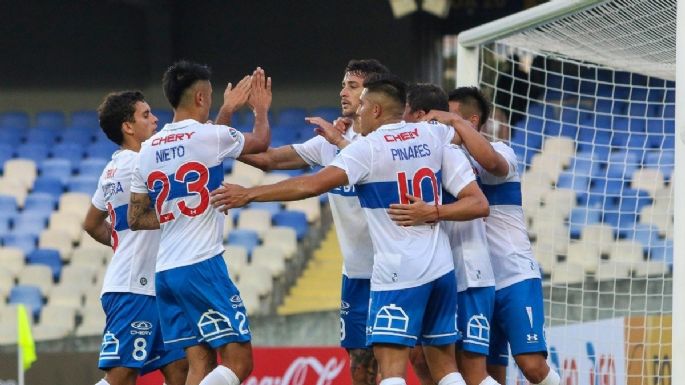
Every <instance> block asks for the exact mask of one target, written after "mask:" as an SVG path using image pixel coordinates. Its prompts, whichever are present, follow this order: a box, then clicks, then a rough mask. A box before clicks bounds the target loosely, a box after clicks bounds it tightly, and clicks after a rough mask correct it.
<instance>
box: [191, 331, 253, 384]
mask: <svg viewBox="0 0 685 385" xmlns="http://www.w3.org/2000/svg"><path fill="white" fill-rule="evenodd" d="M217 351H218V352H219V356H221V364H219V365H218V366H217V367H216V368H214V370H212V372H211V373H209V374H207V376H205V378H204V379H203V380H202V382H200V385H239V384H240V383H241V382H243V381H244V380H245V379H246V378H247V377H248V376H249V375H250V373H251V372H252V366H253V364H252V344H251V343H250V342H249V341H248V342H231V343H228V344H225V345H223V346H220V347H218V348H217Z"/></svg>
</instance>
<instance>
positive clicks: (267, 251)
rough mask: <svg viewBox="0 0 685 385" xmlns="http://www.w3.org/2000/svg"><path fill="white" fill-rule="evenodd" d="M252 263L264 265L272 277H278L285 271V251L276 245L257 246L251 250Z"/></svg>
mask: <svg viewBox="0 0 685 385" xmlns="http://www.w3.org/2000/svg"><path fill="white" fill-rule="evenodd" d="M251 264H252V265H257V266H263V267H266V268H267V269H268V270H269V272H270V273H271V276H272V277H276V278H278V277H280V276H281V275H283V273H284V272H285V253H284V252H283V250H281V249H280V248H278V247H276V246H267V245H262V246H257V247H255V248H254V250H253V251H252V262H251Z"/></svg>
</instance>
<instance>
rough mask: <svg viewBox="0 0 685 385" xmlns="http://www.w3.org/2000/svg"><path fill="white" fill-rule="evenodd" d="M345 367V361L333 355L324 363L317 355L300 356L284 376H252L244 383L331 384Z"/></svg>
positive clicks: (260, 384) (252, 384)
mask: <svg viewBox="0 0 685 385" xmlns="http://www.w3.org/2000/svg"><path fill="white" fill-rule="evenodd" d="M344 367H345V361H344V360H341V359H338V358H337V357H331V358H329V359H328V362H326V364H323V363H322V362H321V361H319V359H318V358H316V357H311V356H308V357H298V358H296V359H295V360H294V361H292V362H291V363H290V366H289V367H288V368H287V369H286V370H285V372H284V373H283V376H281V377H278V376H262V377H259V378H258V377H256V376H250V377H248V378H247V380H245V382H244V385H331V384H332V383H333V381H334V380H335V379H336V378H338V376H339V375H340V372H342V370H343V368H344Z"/></svg>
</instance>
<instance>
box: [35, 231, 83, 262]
mask: <svg viewBox="0 0 685 385" xmlns="http://www.w3.org/2000/svg"><path fill="white" fill-rule="evenodd" d="M38 247H40V248H46V249H55V250H57V251H59V254H60V258H61V259H62V261H68V260H70V259H71V255H72V253H73V250H74V246H73V244H72V242H71V238H70V237H69V234H68V233H66V232H64V231H62V230H45V231H43V232H42V233H41V234H40V238H39V240H38Z"/></svg>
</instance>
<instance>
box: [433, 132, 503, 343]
mask: <svg viewBox="0 0 685 385" xmlns="http://www.w3.org/2000/svg"><path fill="white" fill-rule="evenodd" d="M467 170H468V171H471V170H472V165H471V161H470V159H469V158H468V157H467V155H466V153H465V152H464V150H463V149H462V148H461V147H458V146H455V145H448V146H447V147H446V149H445V154H444V155H443V161H442V172H443V174H442V180H443V197H442V203H443V204H449V203H453V202H456V200H457V198H456V196H457V194H458V191H459V190H461V188H459V189H457V190H454V186H453V184H454V183H453V181H454V180H455V179H457V180H458V176H459V175H463V174H464V173H466V172H467ZM471 172H472V171H471ZM462 187H463V186H462ZM443 229H444V230H445V232H446V233H447V237H448V238H449V241H450V247H451V248H452V257H453V258H454V270H455V273H456V276H457V291H458V292H459V295H458V297H457V300H458V304H459V307H458V317H457V326H458V327H459V331H460V332H461V333H462V340H461V341H460V342H459V347H460V348H461V349H463V350H465V351H469V352H472V353H478V354H483V355H487V354H488V347H489V342H490V324H491V321H492V311H493V306H494V303H495V276H494V274H493V272H492V265H491V264H490V251H489V249H488V240H487V235H486V231H485V223H484V222H483V219H482V218H477V219H473V220H470V221H443Z"/></svg>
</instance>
